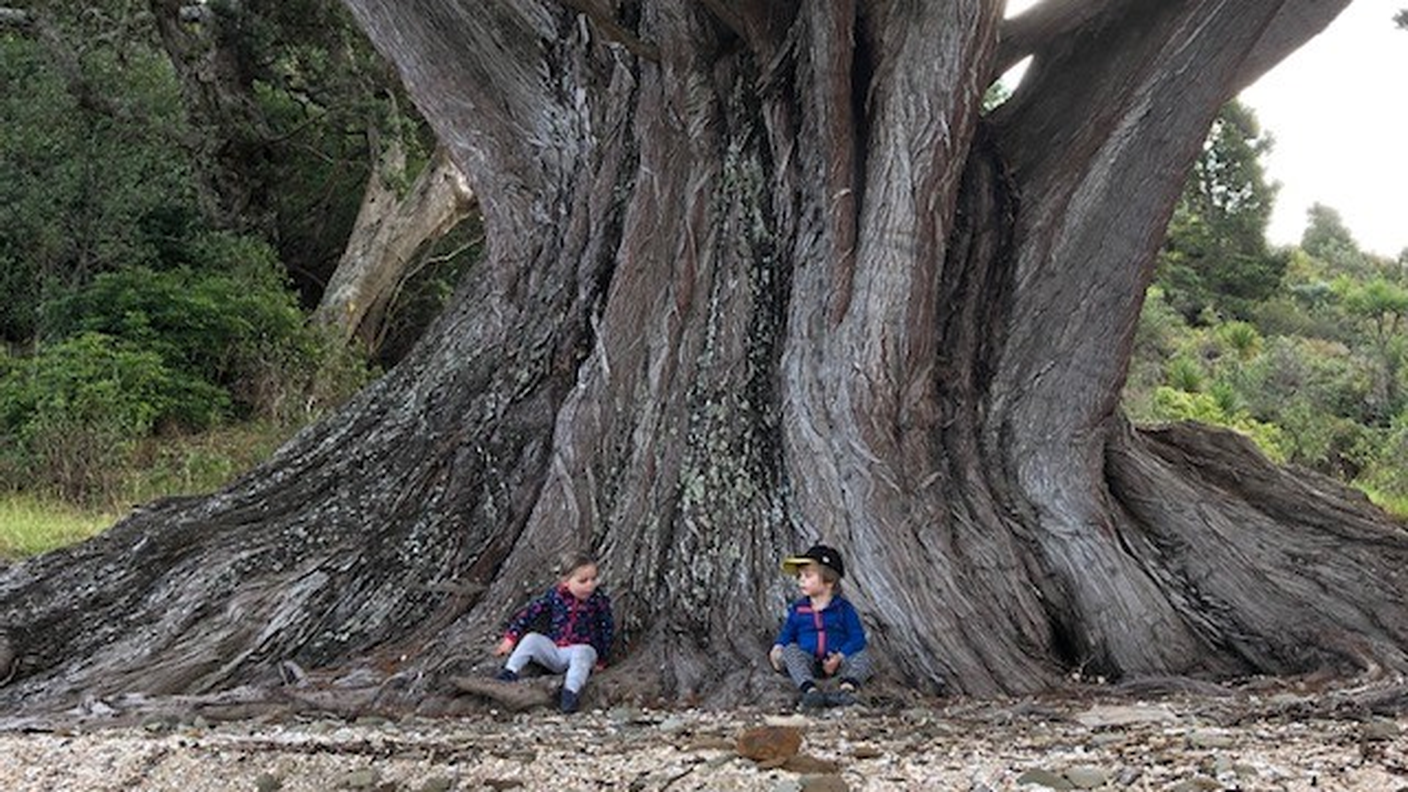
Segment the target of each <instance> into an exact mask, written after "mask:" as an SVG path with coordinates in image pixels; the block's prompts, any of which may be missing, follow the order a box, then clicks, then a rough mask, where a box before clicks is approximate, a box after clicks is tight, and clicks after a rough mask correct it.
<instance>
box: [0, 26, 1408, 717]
mask: <svg viewBox="0 0 1408 792" xmlns="http://www.w3.org/2000/svg"><path fill="white" fill-rule="evenodd" d="M349 4H350V5H351V6H352V8H353V9H354V11H355V13H356V14H357V16H358V18H359V21H360V22H361V24H363V25H364V27H365V28H366V29H367V30H368V31H369V33H370V34H371V36H372V38H373V40H374V41H375V42H376V43H377V45H378V46H379V47H380V48H381V49H382V50H383V51H384V52H385V53H387V54H388V55H389V56H390V57H391V58H392V59H393V60H394V61H395V62H396V63H397V64H398V66H399V67H400V70H401V72H402V75H403V77H404V78H405V80H406V82H407V84H408V87H409V89H410V92H411V94H412V95H413V96H414V97H415V98H416V100H417V102H418V103H419V104H420V106H421V109H422V110H423V112H424V114H425V116H426V117H427V118H429V119H430V120H431V122H432V123H433V124H434V125H435V127H436V130H437V132H438V134H439V136H440V139H441V141H442V142H443V143H444V144H445V145H447V146H448V147H449V150H450V152H451V153H452V155H453V156H454V158H455V161H456V162H457V163H458V164H459V165H460V167H461V168H462V170H463V171H464V172H465V174H466V175H467V176H468V177H469V179H470V181H471V184H472V185H473V187H474V189H475V192H476V194H478V195H479V196H480V199H481V201H482V204H483V211H484V217H485V224H486V229H487V231H488V234H489V244H490V251H489V255H488V258H487V261H486V263H485V265H484V267H482V268H481V269H479V270H477V271H476V272H475V273H474V274H473V275H472V276H471V277H470V278H469V279H468V280H467V282H466V283H465V284H464V285H463V287H462V290H461V292H460V293H459V294H458V296H457V298H456V300H455V302H454V304H453V306H452V308H451V309H450V310H449V311H448V312H447V315H445V316H444V317H442V320H441V321H440V322H439V323H438V324H437V325H436V326H435V327H434V328H433V329H432V330H431V331H430V332H429V333H428V334H427V337H426V339H425V340H424V341H423V343H421V344H420V346H419V347H418V348H417V350H416V351H415V352H414V353H413V354H412V355H411V356H410V357H409V358H408V359H407V360H406V361H404V362H403V363H402V364H401V365H400V366H398V367H397V368H396V369H394V370H393V371H392V372H391V373H389V374H388V375H387V376H386V377H385V378H384V379H383V380H381V381H380V382H378V383H377V384H376V385H374V386H373V387H371V388H369V389H368V390H367V391H366V392H364V393H363V394H361V395H360V396H359V397H358V398H357V399H356V400H355V401H354V402H353V403H352V404H350V405H349V406H348V407H347V409H346V410H344V411H343V412H342V413H341V414H340V415H339V416H337V417H336V418H334V419H332V420H329V421H327V422H325V423H324V424H322V425H320V426H318V427H316V428H314V429H312V430H309V431H307V432H305V433H304V434H303V435H301V436H300V437H299V438H297V439H296V440H295V441H294V442H292V443H290V444H289V445H288V446H287V447H286V448H285V449H283V450H282V452H281V453H280V454H279V455H278V456H277V457H276V458H275V459H274V460H272V461H271V462H270V463H269V464H268V465H266V466H265V467H263V468H262V469H260V470H258V471H256V472H255V473H253V474H252V475H251V476H249V477H248V478H246V479H245V480H244V481H242V482H240V483H238V484H237V485H235V486H233V487H232V488H230V489H229V490H227V491H225V492H222V493H220V494H218V495H215V496H213V497H210V498H205V499H199V500H194V501H189V502H179V503H168V504H161V505H158V506H155V507H153V508H152V509H151V510H149V511H147V512H145V513H143V514H140V515H136V516H133V517H132V518H130V519H128V520H127V521H125V522H124V523H123V524H121V525H119V526H117V527H115V528H114V529H112V530H111V531H109V532H108V533H107V534H106V535H104V536H102V537H100V538H98V539H96V540H94V541H92V542H89V543H87V544H85V545H82V546H80V547H77V548H75V549H72V550H68V551H63V552H59V553H55V554H52V555H49V556H45V557H43V558H40V559H36V560H34V561H31V562H29V563H26V564H24V565H22V566H19V567H16V568H13V569H10V570H8V571H6V572H5V573H4V574H3V576H0V614H3V617H0V618H3V623H4V624H5V625H7V633H6V637H7V640H8V642H9V645H10V646H11V647H12V649H13V651H14V653H15V656H16V659H15V661H14V662H13V668H12V669H11V674H12V679H11V681H10V683H9V685H8V687H6V688H4V689H0V700H4V701H6V702H8V703H9V704H11V705H18V704H20V703H21V702H35V703H34V704H33V706H36V707H38V706H45V705H48V706H53V705H54V704H55V703H58V702H67V701H70V700H72V699H74V698H76V697H79V696H81V695H83V694H85V693H87V694H92V695H107V694H112V693H116V692H122V691H144V692H203V691H214V690H221V689H225V688H229V687H231V686H234V685H237V684H253V683H271V682H275V681H277V679H278V675H277V673H278V672H277V669H278V667H279V666H280V665H281V664H282V665H283V666H284V667H292V664H297V665H298V666H300V667H302V668H305V669H323V673H325V674H326V675H328V676H333V677H344V678H349V679H351V678H360V679H366V678H370V679H373V680H383V681H385V682H386V684H384V685H383V687H382V688H381V689H380V701H381V702H382V703H387V704H389V703H394V702H413V701H424V700H426V697H427V696H429V695H430V694H432V693H434V692H435V691H437V690H443V689H444V684H443V676H444V675H445V674H446V673H448V671H449V670H452V669H456V668H459V667H460V665H461V664H462V663H461V662H460V660H461V659H463V658H467V657H468V658H472V657H475V656H481V657H482V656H483V650H484V648H485V647H487V645H488V643H489V640H490V638H491V635H492V633H493V632H494V631H495V630H496V629H497V626H498V624H499V623H500V620H501V619H502V618H503V616H504V615H505V613H506V612H507V610H508V609H509V608H510V607H512V606H513V605H515V604H517V603H518V602H520V601H521V600H522V599H523V598H524V597H525V596H526V595H527V594H528V593H530V592H531V591H534V590H536V589H538V588H539V587H541V586H543V585H544V584H546V583H547V581H548V577H547V576H548V573H547V572H546V571H545V570H546V569H547V568H548V566H549V565H548V564H546V563H545V561H546V560H547V559H550V558H551V557H553V556H554V555H555V554H556V552H557V551H559V550H561V549H566V548H590V549H592V550H595V551H597V552H598V553H599V554H600V555H601V557H602V559H603V569H604V571H605V574H606V577H607V579H608V581H609V587H610V590H611V591H612V593H613V595H614V597H615V602H616V605H617V616H618V620H619V621H620V623H621V626H622V630H621V634H622V644H621V647H620V653H619V655H618V658H619V660H620V663H619V665H618V669H617V670H616V671H615V672H614V673H615V674H616V675H617V678H618V679H619V678H627V677H628V678H630V679H631V680H633V681H634V682H635V683H637V684H638V685H643V686H644V687H643V688H638V690H643V691H645V692H648V693H650V694H658V695H662V696H665V697H670V698H679V699H690V700H694V699H695V698H696V697H699V696H708V698H707V699H706V700H707V701H711V702H715V703H729V702H732V701H738V700H741V699H743V698H744V697H751V696H755V695H760V694H762V693H765V692H766V691H768V690H772V689H775V686H777V685H778V684H779V683H778V682H777V681H776V679H775V678H774V677H773V676H772V675H771V674H770V672H769V671H767V670H766V667H765V663H764V662H763V660H762V658H763V655H764V652H765V648H766V646H767V644H768V643H769V641H770V639H771V637H772V635H773V632H774V630H775V629H776V626H777V623H778V619H779V618H780V614H781V612H782V607H783V603H784V598H785V596H786V595H787V594H788V593H789V592H790V590H791V589H790V586H789V583H788V582H787V581H785V580H783V579H782V577H781V575H780V574H779V573H778V571H777V561H778V558H779V556H780V555H781V554H782V553H784V552H786V551H789V550H795V549H797V548H800V547H802V546H804V545H805V544H806V543H808V542H810V541H812V540H814V539H816V538H824V539H826V540H827V541H829V542H832V543H834V544H836V545H838V546H839V547H841V548H843V550H844V552H846V553H847V562H848V563H847V566H848V569H849V570H850V573H849V575H848V577H847V579H846V590H847V592H848V594H849V596H850V597H851V598H852V599H853V601H854V602H855V603H856V604H857V606H858V607H859V608H860V610H861V612H862V613H863V614H864V616H865V619H866V621H867V624H868V625H869V627H870V630H871V635H872V639H873V641H874V644H875V646H876V649H877V651H878V654H879V655H880V657H881V658H882V659H883V667H884V673H885V676H886V678H888V679H890V680H894V681H898V682H902V683H905V684H908V685H913V686H916V687H918V688H919V689H922V690H934V689H936V688H938V687H939V686H941V685H943V684H947V685H948V686H950V687H951V688H952V689H956V690H960V691H964V692H967V693H972V694H980V695H985V694H998V693H1016V692H1024V691H1033V690H1039V689H1044V688H1047V687H1049V686H1052V685H1054V684H1058V683H1059V681H1060V680H1062V679H1064V678H1066V676H1067V675H1068V674H1069V673H1070V672H1071V671H1072V670H1082V671H1085V672H1088V673H1099V674H1103V675H1106V676H1108V677H1111V678H1130V677H1142V676H1149V675H1158V676H1164V675H1194V676H1210V677H1219V676H1227V675H1240V674H1249V673H1271V674H1290V673H1297V672H1306V671H1311V670H1328V671H1332V672H1336V673H1346V674H1348V673H1354V672H1358V671H1364V670H1389V671H1394V672H1400V673H1401V672H1404V671H1408V608H1405V595H1404V587H1403V586H1402V584H1401V577H1399V576H1400V575H1401V574H1402V572H1401V570H1403V569H1405V568H1408V535H1405V532H1404V531H1403V529H1402V528H1401V527H1398V526H1396V525H1393V524H1391V523H1390V522H1388V521H1387V520H1386V519H1385V518H1384V517H1383V516H1382V515H1381V514H1380V513H1379V512H1377V511H1376V510H1374V509H1373V508H1372V507H1370V506H1369V505H1368V504H1367V503H1366V502H1364V501H1363V500H1362V499H1356V498H1354V497H1351V496H1350V495H1349V494H1348V493H1347V492H1346V491H1345V490H1344V489H1343V488H1340V487H1338V486H1335V485H1332V484H1330V483H1329V482H1327V481H1325V480H1322V479H1319V478H1316V477H1312V476H1309V475H1307V474H1292V473H1289V472H1286V471H1282V470H1279V469H1276V468H1275V467H1273V466H1272V465H1270V464H1269V463H1267V462H1266V461H1265V460H1264V459H1263V458H1261V457H1260V456H1259V455H1258V454H1257V453H1256V452H1255V451H1254V450H1253V449H1252V448H1251V446H1250V445H1249V444H1248V443H1245V442H1242V441H1241V440H1239V439H1238V438H1236V437H1235V436H1230V435H1224V434H1222V433H1215V432H1207V431H1200V430H1193V429H1189V428H1183V427H1180V428H1172V429H1166V430H1161V431H1158V432H1152V433H1151V432H1141V431H1137V430H1134V429H1132V428H1131V427H1129V426H1128V425H1127V424H1126V423H1125V422H1124V421H1123V420H1122V419H1121V417H1120V415H1119V413H1118V411H1117V402H1118V397H1119V393H1120V388H1121V385H1122V382H1123V379H1124V375H1125V369H1126V365H1127V362H1128V357H1129V354H1130V348H1131V336H1132V334H1133V331H1134V326H1135V320H1136V317H1137V316H1138V313H1139V308H1140V303H1141V300H1142V294H1143V291H1144V288H1145V286H1146V284H1147V283H1148V281H1149V278H1150V276H1151V271H1152V266H1153V259H1154V253H1155V250H1156V249H1157V247H1158V245H1159V243H1160V239H1161V233H1162V229H1163V228H1164V226H1165V224H1166V222H1167V219H1168V215H1169V213H1170V211H1171V208H1172V206H1173V203H1174V201H1175V199H1176V197H1177V195H1178V192H1179V189H1180V187H1181V185H1182V183H1183V177H1184V174H1185V172H1186V170H1187V168H1188V167H1189V165H1190V163H1191V161H1192V159H1193V157H1194V155H1195V153H1196V150H1197V147H1198V145H1199V143H1200V141H1201V140H1202V139H1203V136H1204V135H1205V133H1206V130H1207V128H1208V125H1209V123H1210V122H1211V120H1212V118H1213V116H1214V114H1215V113H1216V111H1217V109H1218V107H1219V106H1220V105H1221V104H1222V103H1224V102H1225V101H1226V100H1227V99H1228V98H1229V97H1231V96H1232V95H1233V94H1234V93H1235V91H1236V89H1237V88H1239V87H1240V86H1242V85H1244V84H1246V83H1247V82H1248V81H1250V80H1251V79H1252V78H1254V77H1255V76H1256V75H1257V74H1259V73H1260V72H1261V71H1262V70H1264V69H1265V68H1267V67H1269V66H1270V64H1272V63H1274V62H1276V60H1278V59H1279V58H1280V57H1282V56H1283V55H1285V54H1286V53H1287V52H1288V51H1290V50H1291V49H1293V48H1294V47H1295V46H1297V45H1298V44H1299V43H1300V42H1302V41H1303V40H1304V39H1305V38H1307V37H1308V36H1310V35H1312V34H1313V33H1314V32H1316V31H1317V30H1318V29H1319V28H1320V27H1322V26H1323V25H1324V24H1325V23H1327V22H1328V21H1329V18H1330V17H1332V16H1333V15H1334V13H1336V12H1337V11H1338V10H1339V8H1341V7H1342V6H1343V5H1344V3H1343V2H1313V1H1312V0H1299V1H1296V0H1290V1H1288V2H1268V3H1228V2H1220V1H1214V0H1179V1H1178V2H1158V3H1155V2H1142V1H1141V0H1104V1H1103V2H1093V3H1080V4H1077V3H1054V2H1048V3H1046V4H1045V6H1042V7H1039V8H1038V9H1037V10H1035V11H1033V12H1032V14H1031V15H1030V16H1028V17H1026V18H1024V19H1016V20H1012V21H1009V22H1006V23H1004V22H1003V20H1002V19H1001V14H1000V4H998V3H994V2H973V1H972V0H967V1H965V2H946V3H937V2H935V3H908V2H890V3H879V2H877V3H855V2H846V0H833V1H830V2H813V3H803V4H793V3H779V2H723V1H722V0H714V1H713V2H705V3H694V2H664V1H663V0H662V1H661V2H640V3H625V2H617V3H607V2H592V3H587V2H583V3H571V4H561V5H559V4H555V3H538V2H533V1H532V0H503V2H499V3H496V4H491V5H490V6H488V7H487V9H486V7H484V6H483V4H469V6H463V7H462V6H461V5H457V4H451V3H444V2H435V1H434V0H396V1H395V2H391V0H349ZM568 5H571V6H573V7H582V8H590V9H591V11H590V12H589V13H584V14H581V15H579V14H577V13H574V12H573V11H571V10H569V9H568V8H567V6H568ZM470 6H472V8H471V7H470ZM1048 7H1049V8H1048ZM1026 53H1031V54H1034V55H1035V58H1034V62H1033V64H1032V66H1031V69H1030V70H1029V72H1028V75H1027V78H1026V81H1025V82H1024V83H1023V84H1022V86H1021V87H1020V88H1019V89H1018V90H1017V91H1016V93H1015V95H1014V96H1013V97H1012V99H1011V100H1010V101H1009V102H1008V103H1007V104H1006V105H1004V106H1003V107H1002V108H1000V109H999V110H998V111H997V112H995V113H994V114H993V115H992V116H990V117H987V118H983V117H980V114H979V104H980V100H981V98H982V96H983V93H984V90H985V89H986V87H987V86H988V84H989V82H990V81H991V79H992V76H993V74H994V73H995V68H996V67H997V66H998V65H999V64H1003V63H1007V62H1010V61H1011V60H1012V59H1013V58H1015V57H1019V56H1020V55H1022V54H1026ZM354 671H356V672H358V674H357V675H354V674H353V672H354ZM609 680H610V677H609V676H608V677H605V678H604V679H603V682H602V683H601V684H602V685H603V688H602V689H605V686H607V683H608V682H609Z"/></svg>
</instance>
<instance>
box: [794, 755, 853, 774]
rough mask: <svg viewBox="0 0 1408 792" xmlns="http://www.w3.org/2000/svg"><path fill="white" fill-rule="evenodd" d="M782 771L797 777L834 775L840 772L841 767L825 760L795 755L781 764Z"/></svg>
mask: <svg viewBox="0 0 1408 792" xmlns="http://www.w3.org/2000/svg"><path fill="white" fill-rule="evenodd" d="M782 769H783V770H786V771H788V772H792V773H797V774H799V775H835V774H836V773H838V772H840V771H841V766H840V765H839V764H837V763H835V762H832V761H829V760H826V759H818V758H816V757H815V756H807V755H806V754H797V755H796V756H793V757H790V758H788V759H787V761H785V762H783V763H782Z"/></svg>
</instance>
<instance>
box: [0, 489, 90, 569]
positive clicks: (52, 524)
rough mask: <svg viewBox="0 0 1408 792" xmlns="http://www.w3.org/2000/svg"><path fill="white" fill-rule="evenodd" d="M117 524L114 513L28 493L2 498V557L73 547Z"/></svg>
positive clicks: (0, 508) (17, 556) (28, 554)
mask: <svg viewBox="0 0 1408 792" xmlns="http://www.w3.org/2000/svg"><path fill="white" fill-rule="evenodd" d="M115 522H117V514H116V513H115V512H110V511H90V510H85V509H80V508H78V507H76V506H71V505H69V504H67V503H63V502H60V501H55V500H50V499H46V498H39V497H36V496H34V495H29V494H26V493H8V494H4V495H0V556H2V557H5V558H23V557H25V556H32V555H36V554H38V553H43V552H45V551H48V550H53V549H55V548H58V547H64V546H66V545H71V544H74V543H76V542H81V541H83V540H84V539H87V538H88V537H90V536H93V535H94V534H96V533H98V532H99V531H102V530H103V529H104V528H107V527H108V526H109V525H112V524H113V523H115Z"/></svg>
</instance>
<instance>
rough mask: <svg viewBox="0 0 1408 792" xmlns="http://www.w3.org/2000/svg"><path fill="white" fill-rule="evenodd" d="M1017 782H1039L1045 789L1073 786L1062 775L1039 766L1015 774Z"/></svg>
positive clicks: (1020, 783) (1022, 784) (1021, 783)
mask: <svg viewBox="0 0 1408 792" xmlns="http://www.w3.org/2000/svg"><path fill="white" fill-rule="evenodd" d="M1017 784H1018V785H1019V786H1024V785H1027V784H1039V785H1041V786H1044V787H1046V788H1047V789H1059V790H1066V789H1074V788H1075V787H1074V786H1073V785H1072V784H1071V782H1070V781H1068V780H1067V779H1066V778H1065V777H1064V776H1061V775H1057V774H1056V773H1053V772H1051V771H1050V770H1043V769H1041V768H1039V767H1037V768H1032V769H1031V770H1028V771H1026V772H1025V773H1022V774H1021V775H1019V776H1017Z"/></svg>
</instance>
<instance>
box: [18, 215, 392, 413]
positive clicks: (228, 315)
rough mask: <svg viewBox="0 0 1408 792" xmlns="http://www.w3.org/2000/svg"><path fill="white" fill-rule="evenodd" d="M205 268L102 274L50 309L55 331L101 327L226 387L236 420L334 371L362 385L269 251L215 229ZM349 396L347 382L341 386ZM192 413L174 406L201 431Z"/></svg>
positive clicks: (203, 251) (297, 397)
mask: <svg viewBox="0 0 1408 792" xmlns="http://www.w3.org/2000/svg"><path fill="white" fill-rule="evenodd" d="M192 251H193V253H194V254H195V257H196V258H198V260H199V261H198V263H199V268H197V267H195V266H182V267H178V268H175V269H170V270H165V271H156V270H152V269H150V268H147V267H135V268H132V269H127V270H122V271H119V272H112V273H105V274H103V275H99V276H98V277H97V278H95V279H94V281H93V283H92V285H91V286H89V287H87V288H85V289H82V290H80V291H78V292H75V293H73V294H70V295H68V296H66V297H64V298H62V299H58V300H55V301H53V302H51V303H50V304H49V305H48V306H47V309H46V310H47V312H48V313H50V314H51V315H52V316H51V319H50V321H49V322H48V325H49V326H50V327H52V328H53V329H54V331H55V332H56V333H58V334H59V335H68V334H73V333H83V332H97V333H102V334H104V335H107V336H111V337H113V338H118V339H121V340H122V341H123V342H125V343H127V344H130V345H132V346H134V347H137V348H140V349H144V350H149V351H151V352H153V353H155V354H157V355H158V356H159V357H160V358H161V360H162V361H163V362H164V363H165V364H166V365H167V366H169V367H170V368H171V369H173V370H175V371H179V372H181V373H182V374H183V375H184V376H186V377H188V378H190V379H192V380H195V381H200V382H204V383H207V384H208V385H210V386H212V387H215V388H218V389H220V390H221V391H223V392H224V393H225V394H226V396H225V398H224V401H225V403H227V404H230V405H233V408H234V409H235V411H236V413H237V415H239V416H240V417H251V416H288V415H291V414H292V412H295V411H293V410H290V409H289V407H288V405H289V404H290V403H294V404H297V403H301V402H305V401H307V399H306V398H304V397H305V396H306V395H307V394H306V391H308V390H309V389H310V388H317V387H320V386H321V384H322V383H323V379H322V378H325V376H326V374H327V372H328V371H335V372H338V373H337V374H336V375H334V376H333V377H332V378H333V379H335V380H339V381H340V380H342V379H347V378H350V379H351V380H353V381H355V382H356V384H358V385H360V384H361V383H362V382H363V381H365V377H364V376H362V377H360V378H359V377H358V375H357V373H358V372H360V371H361V370H362V368H363V367H361V366H360V365H359V361H358V360H357V359H355V358H353V359H343V356H342V353H341V352H340V351H339V350H336V349H334V348H332V347H331V346H330V345H329V342H328V340H327V339H325V338H323V337H322V336H321V335H320V334H319V333H318V332H316V331H314V330H312V329H310V328H308V327H307V325H306V323H305V321H304V317H303V314H302V311H301V310H300V309H299V306H298V304H297V301H296V299H295V297H294V295H293V293H292V292H291V291H290V290H289V289H288V288H287V284H286V283H285V281H284V279H283V275H282V272H283V270H282V269H281V267H280V266H279V264H278V261H277V259H276V258H275V257H274V254H273V251H272V250H271V249H270V248H269V247H268V246H267V245H265V244H264V243H262V242H259V241H257V240H252V239H249V238H246V237H236V236H231V235H225V234H211V235H207V236H205V237H203V238H202V239H201V240H200V241H199V242H198V243H196V244H195V245H193V247H192ZM335 390H337V392H338V393H339V394H343V395H345V392H346V391H347V389H346V388H345V387H337V388H335ZM193 415H194V411H193V410H181V411H177V412H174V413H173V415H172V417H175V418H178V419H181V421H182V424H183V425H185V426H187V427H191V428H199V427H201V426H206V425H209V423H210V422H209V421H192V420H190V418H191V417H192V416H193Z"/></svg>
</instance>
